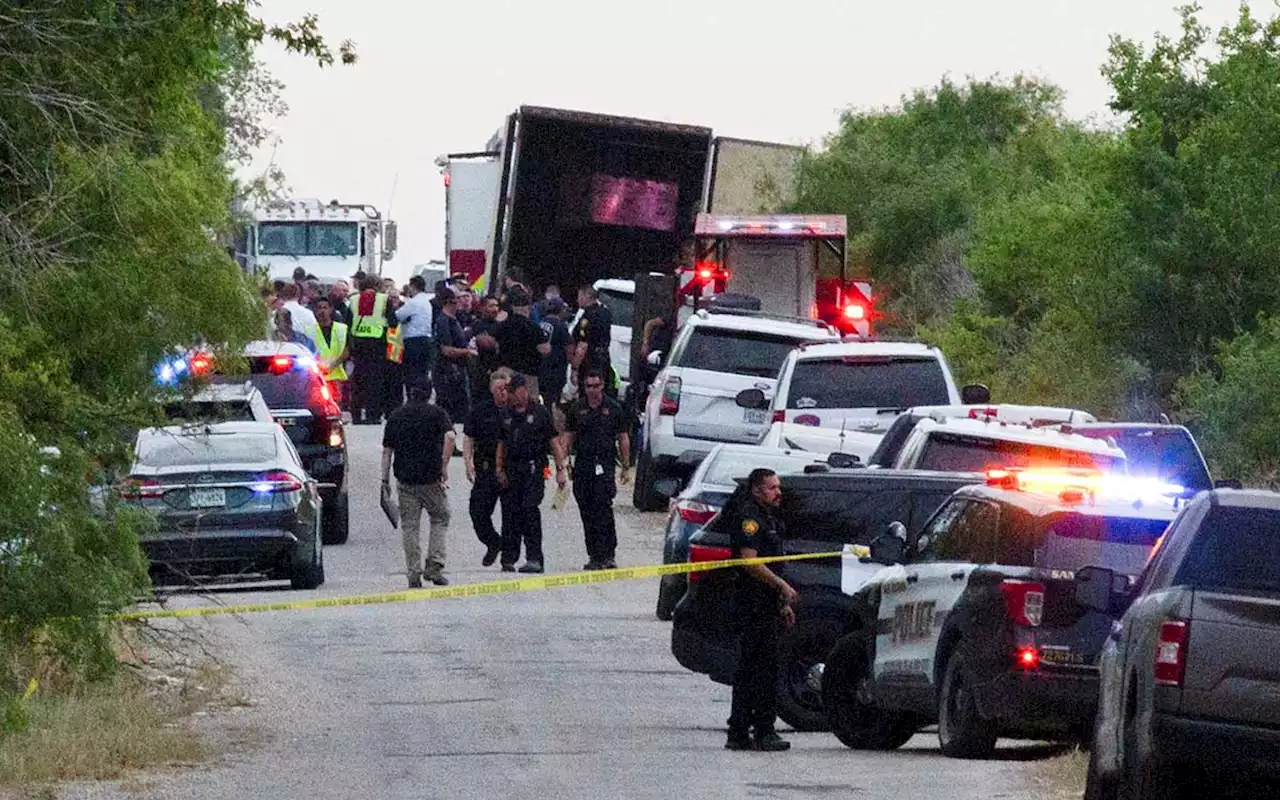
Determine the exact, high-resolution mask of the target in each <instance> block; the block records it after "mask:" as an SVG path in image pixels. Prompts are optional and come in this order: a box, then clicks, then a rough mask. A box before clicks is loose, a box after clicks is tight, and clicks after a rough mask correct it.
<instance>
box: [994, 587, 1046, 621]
mask: <svg viewBox="0 0 1280 800" xmlns="http://www.w3.org/2000/svg"><path fill="white" fill-rule="evenodd" d="M1000 590H1001V591H1002V592H1004V610H1005V613H1006V614H1008V615H1009V619H1011V620H1013V622H1014V624H1015V625H1026V626H1029V627H1032V628H1034V627H1036V626H1038V625H1039V624H1040V620H1041V619H1042V618H1043V617H1044V584H1043V583H1035V582H1033V581H1016V580H1007V581H1005V582H1004V583H1002V584H1000Z"/></svg>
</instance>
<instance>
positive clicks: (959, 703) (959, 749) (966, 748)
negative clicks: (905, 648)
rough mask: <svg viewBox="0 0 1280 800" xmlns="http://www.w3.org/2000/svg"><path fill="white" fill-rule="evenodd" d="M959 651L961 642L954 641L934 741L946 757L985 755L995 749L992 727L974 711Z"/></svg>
mask: <svg viewBox="0 0 1280 800" xmlns="http://www.w3.org/2000/svg"><path fill="white" fill-rule="evenodd" d="M962 650H963V644H958V645H956V647H955V649H953V650H952V651H951V656H950V658H948V659H947V666H946V670H945V671H944V673H943V676H942V693H941V696H940V697H939V698H938V742H939V744H941V746H942V754H943V755H945V756H948V757H950V758H986V757H988V756H990V755H991V753H992V752H993V751H994V750H995V749H996V738H997V733H996V726H995V725H994V724H992V722H991V720H988V719H985V718H983V717H982V715H981V714H980V713H979V711H978V703H977V700H976V699H975V698H974V696H973V691H972V689H971V688H970V687H972V686H973V680H972V677H971V675H970V673H969V668H968V666H966V664H965V660H964V655H963V653H962Z"/></svg>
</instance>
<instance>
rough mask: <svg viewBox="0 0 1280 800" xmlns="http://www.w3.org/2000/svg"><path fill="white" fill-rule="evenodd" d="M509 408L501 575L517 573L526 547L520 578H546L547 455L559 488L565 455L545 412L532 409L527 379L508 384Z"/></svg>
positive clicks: (501, 476) (501, 477)
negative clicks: (553, 463)
mask: <svg viewBox="0 0 1280 800" xmlns="http://www.w3.org/2000/svg"><path fill="white" fill-rule="evenodd" d="M507 394H508V407H507V413H506V414H504V415H503V418H502V431H501V433H500V435H499V437H498V452H497V461H498V466H497V470H498V485H499V486H501V487H502V488H503V494H502V571H503V572H514V571H515V569H516V561H518V560H520V544H521V542H523V543H524V564H523V565H522V566H521V567H520V571H521V572H542V571H543V561H542V511H541V509H540V506H541V504H542V495H543V492H544V491H545V488H546V487H545V486H544V484H543V478H542V470H543V469H544V468H545V467H546V466H547V450H548V448H549V449H550V450H551V452H552V454H553V455H554V456H555V461H556V485H557V486H560V487H561V488H563V487H564V485H565V483H566V475H565V468H564V460H565V458H564V451H563V450H562V449H561V446H560V439H559V437H558V436H557V435H556V429H555V426H554V425H553V424H552V422H551V412H550V411H547V408H546V406H543V405H541V404H538V403H534V402H533V401H532V400H531V399H530V397H529V386H528V384H527V383H526V382H525V379H524V376H523V375H521V374H520V373H516V374H514V375H512V376H511V380H510V381H508V383H507Z"/></svg>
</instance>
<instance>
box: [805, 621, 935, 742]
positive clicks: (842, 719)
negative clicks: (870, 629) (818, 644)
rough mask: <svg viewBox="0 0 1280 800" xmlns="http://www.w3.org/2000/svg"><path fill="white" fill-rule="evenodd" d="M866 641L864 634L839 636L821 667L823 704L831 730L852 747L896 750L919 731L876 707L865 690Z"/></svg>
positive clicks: (902, 717) (912, 723) (909, 722)
mask: <svg viewBox="0 0 1280 800" xmlns="http://www.w3.org/2000/svg"><path fill="white" fill-rule="evenodd" d="M867 673H868V669H867V643H866V640H865V638H864V637H863V636H862V635H861V634H857V633H852V634H848V635H846V636H843V637H841V638H840V640H839V641H837V642H836V646H835V647H833V648H832V649H831V652H830V653H828V654H827V663H826V667H825V669H823V670H822V707H823V710H824V711H825V712H826V714H827V722H828V724H829V726H830V727H831V732H832V733H834V734H835V735H836V738H837V739H839V740H840V743H841V744H843V745H844V746H845V747H848V748H851V749H853V750H897V749H898V748H899V747H902V746H903V745H904V744H906V743H907V742H908V741H910V740H911V737H912V736H915V733H916V723H915V721H914V720H913V719H912V718H911V717H909V716H906V715H903V714H892V713H889V712H885V711H881V710H880V709H878V708H876V706H875V703H873V702H872V701H871V698H870V697H869V696H868V694H867V692H866V680H867Z"/></svg>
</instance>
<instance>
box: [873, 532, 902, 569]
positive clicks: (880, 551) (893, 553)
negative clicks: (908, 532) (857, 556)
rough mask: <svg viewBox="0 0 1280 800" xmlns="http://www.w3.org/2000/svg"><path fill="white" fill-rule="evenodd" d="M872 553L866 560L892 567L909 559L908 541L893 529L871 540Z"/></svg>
mask: <svg viewBox="0 0 1280 800" xmlns="http://www.w3.org/2000/svg"><path fill="white" fill-rule="evenodd" d="M870 550H871V555H869V556H868V557H867V558H866V559H865V560H866V561H869V562H871V563H873V564H881V565H883V566H886V567H891V566H893V565H894V564H901V563H903V562H904V561H906V560H907V543H906V541H904V540H902V539H899V538H898V537H897V536H895V535H894V534H893V533H892V532H891V531H890V532H886V533H883V534H881V535H880V536H877V537H876V538H875V539H872V540H871V547H870Z"/></svg>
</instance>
